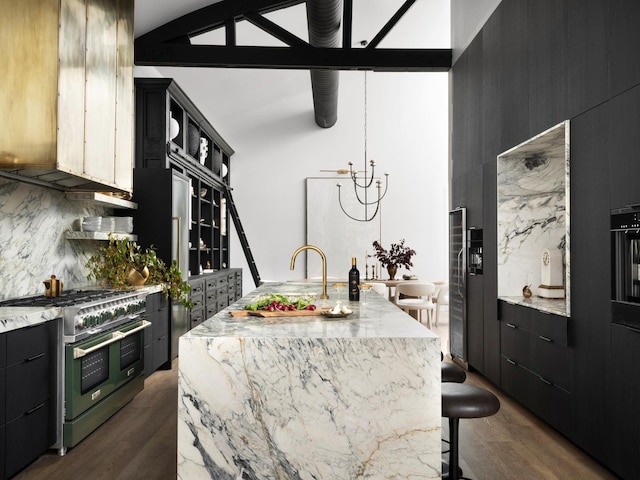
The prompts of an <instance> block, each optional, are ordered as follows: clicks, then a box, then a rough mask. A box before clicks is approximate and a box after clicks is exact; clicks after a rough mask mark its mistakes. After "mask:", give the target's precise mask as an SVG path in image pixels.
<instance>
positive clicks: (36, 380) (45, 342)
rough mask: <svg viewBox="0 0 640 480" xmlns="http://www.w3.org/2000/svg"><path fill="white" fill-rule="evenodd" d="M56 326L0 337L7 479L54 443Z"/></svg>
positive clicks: (0, 453)
mask: <svg viewBox="0 0 640 480" xmlns="http://www.w3.org/2000/svg"><path fill="white" fill-rule="evenodd" d="M57 331H58V321H49V322H46V323H43V324H39V325H36V326H33V327H25V328H21V329H18V330H13V331H10V332H7V333H4V334H2V335H0V357H1V360H0V391H2V392H5V395H4V396H3V397H4V398H2V400H1V401H0V435H1V438H0V459H2V461H0V464H1V465H2V466H3V468H4V470H2V469H0V473H1V474H2V478H9V477H12V476H13V475H15V474H16V473H18V472H19V471H20V470H22V469H23V468H24V467H26V466H27V465H29V464H30V463H31V462H33V461H34V460H36V459H37V458H38V457H39V456H40V455H41V454H42V453H44V452H45V451H46V450H47V449H48V448H49V447H51V446H52V445H53V444H54V443H55V441H56V392H55V388H56V365H57V356H56V351H57V345H58V336H57Z"/></svg>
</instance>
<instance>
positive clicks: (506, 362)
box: [498, 301, 571, 434]
mask: <svg viewBox="0 0 640 480" xmlns="http://www.w3.org/2000/svg"><path fill="white" fill-rule="evenodd" d="M498 310H499V316H500V317H499V318H500V320H501V325H500V358H501V368H500V388H501V389H502V390H503V391H504V392H506V393H507V394H509V395H510V396H512V397H513V398H515V399H516V400H518V401H519V402H520V403H522V404H523V405H524V406H525V407H527V408H528V409H529V410H531V411H532V412H533V413H535V414H536V415H538V416H539V417H540V418H541V419H543V420H544V421H546V422H547V423H549V424H550V425H551V426H553V427H554V428H556V429H557V430H558V431H560V432H561V433H564V434H569V432H570V426H571V405H570V400H571V397H570V392H571V356H570V349H569V346H568V343H569V342H568V340H569V339H568V319H567V318H566V317H563V316H561V315H553V314H548V313H545V312H541V311H538V310H534V309H531V308H528V307H521V306H518V305H511V304H508V303H505V302H502V301H501V302H500V305H499V309H498Z"/></svg>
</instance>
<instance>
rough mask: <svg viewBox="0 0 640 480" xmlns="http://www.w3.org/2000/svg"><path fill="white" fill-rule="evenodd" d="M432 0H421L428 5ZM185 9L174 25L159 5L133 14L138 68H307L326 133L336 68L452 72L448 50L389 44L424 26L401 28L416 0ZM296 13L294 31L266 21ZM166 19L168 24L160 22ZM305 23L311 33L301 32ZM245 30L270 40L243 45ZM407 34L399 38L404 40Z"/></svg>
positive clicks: (274, 0) (267, 0)
mask: <svg viewBox="0 0 640 480" xmlns="http://www.w3.org/2000/svg"><path fill="white" fill-rule="evenodd" d="M140 1H142V2H144V0H138V2H140ZM429 1H430V0H422V2H423V5H424V3H425V2H427V3H428V2H429ZM185 3H187V2H185ZM188 3H189V4H190V6H189V7H188V8H189V11H188V12H187V11H185V10H181V11H180V10H175V7H174V12H175V13H173V15H175V16H176V18H173V19H169V20H167V19H166V17H164V20H162V19H161V18H162V17H160V16H158V14H157V13H153V12H158V11H160V9H159V7H160V5H157V3H156V2H154V7H155V9H154V10H153V11H147V12H146V13H143V12H144V10H140V11H136V37H137V38H136V52H135V61H136V65H152V66H174V67H175V66H186V67H235V68H269V69H308V70H310V72H311V82H312V91H313V97H314V110H315V117H316V123H317V124H318V125H319V126H321V127H325V128H327V127H331V126H333V124H335V122H336V119H337V93H338V92H337V91H338V71H339V70H383V71H446V70H448V69H449V68H450V66H451V50H450V49H449V48H425V47H424V46H419V45H408V46H401V47H395V46H387V45H385V42H386V43H389V42H388V41H387V40H388V38H393V36H392V35H390V34H391V32H393V31H394V30H395V31H398V30H402V29H408V28H414V29H415V28H416V27H415V26H413V25H417V26H418V28H423V29H424V28H427V25H428V23H427V22H426V20H427V18H426V17H420V18H419V20H418V21H417V22H415V19H414V22H415V23H414V22H406V21H404V22H403V20H404V18H406V17H409V18H410V16H411V14H412V13H415V10H418V9H417V8H416V7H415V6H414V4H415V3H416V0H402V1H394V0H384V2H381V1H380V0H369V1H368V2H367V3H366V5H364V4H363V3H362V2H358V1H354V0H307V1H304V0H245V1H243V2H237V1H235V0H222V1H218V2H215V3H209V2H206V4H205V3H204V2H202V1H195V0H192V1H191V2H188ZM431 3H434V2H433V0H431ZM435 3H437V2H435ZM391 4H393V5H391ZM363 6H365V7H366V9H364V10H363V9H362V7H363ZM138 7H140V5H139V3H136V8H138ZM300 7H303V8H302V9H301V8H300ZM305 7H306V8H305ZM142 8H143V7H142ZM185 8H186V6H185ZM294 9H297V10H298V11H302V13H303V15H304V16H302V15H301V14H298V17H297V21H294V22H292V23H291V24H290V25H283V24H282V23H279V22H278V20H277V18H276V19H270V18H269V15H270V14H277V12H280V11H284V10H294ZM372 10H373V12H372ZM372 13H375V18H376V22H375V23H374V22H372V20H371V19H372V17H371V14H372ZM420 13H421V12H420V11H418V15H420ZM147 15H151V16H152V17H153V18H155V20H151V19H149V18H148V17H147ZM305 17H306V18H305ZM293 18H295V17H293ZM421 20H423V21H421ZM162 21H164V22H165V23H162V24H160V25H158V24H157V23H158V22H162ZM381 21H382V23H381ZM303 23H304V24H306V28H305V29H304V30H301V29H300V27H301V24H303ZM246 24H250V25H252V26H253V27H255V28H257V29H259V30H260V31H261V32H263V33H264V34H266V36H267V38H268V40H267V41H266V42H264V41H263V42H256V43H249V44H246V43H243V42H246V41H243V39H242V35H241V32H242V30H241V29H242V28H246ZM363 25H366V26H367V27H368V28H369V32H370V33H369V34H368V38H363V37H362V33H361V32H362V26H363ZM371 28H373V30H371ZM354 30H355V32H354ZM410 36H411V35H410V34H409V33H408V32H404V31H400V32H399V37H400V38H405V39H406V38H408V37H410Z"/></svg>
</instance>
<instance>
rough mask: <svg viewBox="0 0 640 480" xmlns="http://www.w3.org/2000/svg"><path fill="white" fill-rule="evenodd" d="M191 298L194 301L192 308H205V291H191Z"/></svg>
mask: <svg viewBox="0 0 640 480" xmlns="http://www.w3.org/2000/svg"><path fill="white" fill-rule="evenodd" d="M189 300H191V302H192V303H193V307H192V308H191V310H197V309H198V308H203V307H204V293H203V292H199V293H195V294H194V293H193V292H191V295H189Z"/></svg>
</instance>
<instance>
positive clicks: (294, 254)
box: [289, 245, 329, 299]
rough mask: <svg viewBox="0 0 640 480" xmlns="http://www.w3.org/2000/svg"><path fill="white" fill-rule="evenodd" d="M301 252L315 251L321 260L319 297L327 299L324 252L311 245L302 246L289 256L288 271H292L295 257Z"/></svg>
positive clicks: (325, 258)
mask: <svg viewBox="0 0 640 480" xmlns="http://www.w3.org/2000/svg"><path fill="white" fill-rule="evenodd" d="M303 250H315V251H316V252H318V253H319V254H320V258H322V295H320V298H322V299H326V298H329V295H327V257H326V255H325V254H324V252H323V251H322V250H320V249H319V248H318V247H314V246H313V245H303V246H302V247H300V248H299V249H297V250H296V251H295V252H293V255H292V256H291V265H290V267H289V269H290V270H293V269H294V267H295V265H296V257H297V256H298V254H299V253H300V252H301V251H303Z"/></svg>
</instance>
